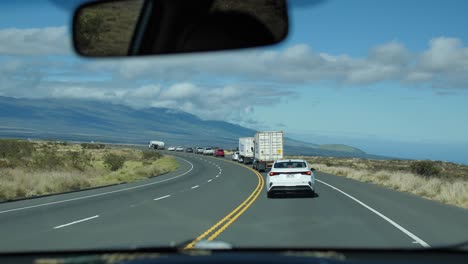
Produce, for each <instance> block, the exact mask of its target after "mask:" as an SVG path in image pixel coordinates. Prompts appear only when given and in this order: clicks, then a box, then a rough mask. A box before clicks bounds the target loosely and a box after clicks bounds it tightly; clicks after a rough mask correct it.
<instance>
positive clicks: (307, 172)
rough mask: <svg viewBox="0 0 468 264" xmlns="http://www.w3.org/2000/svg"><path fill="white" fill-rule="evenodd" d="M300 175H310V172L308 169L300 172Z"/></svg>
mask: <svg viewBox="0 0 468 264" xmlns="http://www.w3.org/2000/svg"><path fill="white" fill-rule="evenodd" d="M301 174H302V175H311V174H312V173H311V172H310V171H304V172H301Z"/></svg>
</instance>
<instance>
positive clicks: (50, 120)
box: [0, 96, 385, 159]
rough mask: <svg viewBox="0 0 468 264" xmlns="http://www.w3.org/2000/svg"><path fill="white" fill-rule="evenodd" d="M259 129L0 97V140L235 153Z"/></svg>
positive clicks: (354, 152)
mask: <svg viewBox="0 0 468 264" xmlns="http://www.w3.org/2000/svg"><path fill="white" fill-rule="evenodd" d="M255 132H256V131H255V130H252V129H249V128H245V127H242V126H239V125H236V124H232V123H228V122H223V121H214V120H202V119H200V118H199V117H197V116H195V115H192V114H189V113H186V112H182V111H178V110H174V109H168V108H147V109H133V108H131V107H128V106H124V105H117V104H112V103H107V102H102V101H86V100H75V99H25V98H10V97H1V96H0V137H9V138H36V139H56V140H70V141H96V142H97V141H99V142H108V143H134V144H146V143H147V142H148V141H149V140H162V141H165V142H166V144H167V145H185V146H218V147H223V148H226V149H234V148H235V147H236V146H237V144H238V138H239V137H248V136H253V135H254V134H255ZM284 140H285V153H287V154H291V155H317V156H336V157H361V158H376V159H384V158H385V157H382V156H377V155H370V154H367V153H365V152H364V151H362V150H359V149H357V148H354V147H351V146H347V145H341V144H333V145H318V144H312V143H307V142H302V141H298V140H294V139H291V138H289V137H287V131H285V139H284Z"/></svg>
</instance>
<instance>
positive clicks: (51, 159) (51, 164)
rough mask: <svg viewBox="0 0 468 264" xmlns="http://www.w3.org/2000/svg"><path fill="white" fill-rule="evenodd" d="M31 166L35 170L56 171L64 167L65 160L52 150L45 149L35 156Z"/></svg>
mask: <svg viewBox="0 0 468 264" xmlns="http://www.w3.org/2000/svg"><path fill="white" fill-rule="evenodd" d="M31 165H32V168H33V169H46V170H54V169H57V168H60V167H63V166H64V165H65V159H64V157H62V156H59V155H57V152H56V151H54V150H52V149H44V150H43V151H41V153H36V155H34V156H33V158H32V161H31Z"/></svg>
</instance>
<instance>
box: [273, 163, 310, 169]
mask: <svg viewBox="0 0 468 264" xmlns="http://www.w3.org/2000/svg"><path fill="white" fill-rule="evenodd" d="M305 167H306V163H305V162H301V161H299V162H294V161H292V162H277V163H275V166H274V168H279V169H281V168H305Z"/></svg>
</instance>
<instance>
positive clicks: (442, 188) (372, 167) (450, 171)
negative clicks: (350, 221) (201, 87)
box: [301, 157, 468, 208]
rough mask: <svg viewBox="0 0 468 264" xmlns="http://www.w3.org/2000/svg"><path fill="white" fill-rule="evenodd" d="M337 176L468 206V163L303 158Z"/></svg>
mask: <svg viewBox="0 0 468 264" xmlns="http://www.w3.org/2000/svg"><path fill="white" fill-rule="evenodd" d="M301 158H303V159H306V160H307V161H308V162H309V163H310V166H311V167H313V168H315V169H317V170H319V171H322V172H325V173H330V174H333V175H338V176H345V177H347V178H351V179H355V180H358V181H363V182H371V183H375V184H378V185H382V186H385V187H388V188H391V189H394V190H398V191H403V192H408V193H412V194H415V195H418V196H422V197H425V198H428V199H432V200H436V201H440V202H443V203H447V204H452V205H456V206H459V207H464V208H468V166H465V165H460V164H455V163H451V162H442V161H427V160H424V161H415V160H368V159H357V158H332V157H301Z"/></svg>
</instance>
